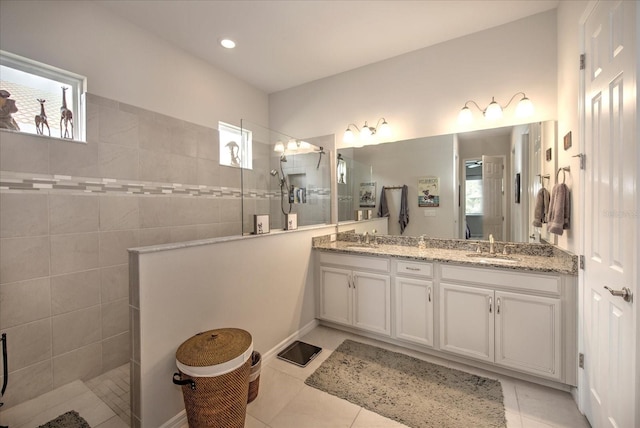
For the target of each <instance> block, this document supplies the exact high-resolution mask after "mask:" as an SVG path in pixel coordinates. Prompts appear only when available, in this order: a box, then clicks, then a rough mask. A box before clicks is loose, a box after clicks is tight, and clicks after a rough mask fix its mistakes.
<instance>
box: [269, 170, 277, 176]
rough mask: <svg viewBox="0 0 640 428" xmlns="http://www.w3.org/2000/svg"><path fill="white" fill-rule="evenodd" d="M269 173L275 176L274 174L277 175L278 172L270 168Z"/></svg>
mask: <svg viewBox="0 0 640 428" xmlns="http://www.w3.org/2000/svg"><path fill="white" fill-rule="evenodd" d="M270 174H271V175H272V176H274V177H275V176H276V175H278V174H279V173H278V171H276V170H275V169H272V170H271V173H270Z"/></svg>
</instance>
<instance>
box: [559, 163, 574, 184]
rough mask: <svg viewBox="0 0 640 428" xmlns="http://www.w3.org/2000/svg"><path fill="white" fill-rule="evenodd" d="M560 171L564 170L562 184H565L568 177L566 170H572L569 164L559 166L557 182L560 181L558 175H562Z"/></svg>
mask: <svg viewBox="0 0 640 428" xmlns="http://www.w3.org/2000/svg"><path fill="white" fill-rule="evenodd" d="M560 171H562V184H564V182H565V180H566V178H567V175H566V171H571V168H570V167H568V166H563V167H562V168H558V172H556V183H558V177H560Z"/></svg>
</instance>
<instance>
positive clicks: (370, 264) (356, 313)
mask: <svg viewBox="0 0 640 428" xmlns="http://www.w3.org/2000/svg"><path fill="white" fill-rule="evenodd" d="M319 285H320V287H319V318H320V319H323V320H326V321H331V322H335V323H339V324H344V325H349V326H353V327H356V328H359V329H362V330H366V331H370V332H374V333H378V334H382V335H385V336H389V335H391V279H390V277H389V260H388V259H386V258H380V257H360V256H345V255H340V256H339V255H335V254H326V253H321V254H320V284H319Z"/></svg>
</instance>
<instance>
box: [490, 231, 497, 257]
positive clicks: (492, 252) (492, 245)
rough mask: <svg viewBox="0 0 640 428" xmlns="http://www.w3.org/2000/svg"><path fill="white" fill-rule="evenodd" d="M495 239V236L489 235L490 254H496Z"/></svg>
mask: <svg viewBox="0 0 640 428" xmlns="http://www.w3.org/2000/svg"><path fill="white" fill-rule="evenodd" d="M495 243H496V241H495V239H493V234H492V233H490V234H489V254H495V253H496V249H495Z"/></svg>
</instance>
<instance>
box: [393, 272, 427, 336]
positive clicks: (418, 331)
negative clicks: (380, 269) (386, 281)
mask: <svg viewBox="0 0 640 428" xmlns="http://www.w3.org/2000/svg"><path fill="white" fill-rule="evenodd" d="M394 264H395V272H396V274H395V277H394V280H393V287H394V290H395V305H394V306H395V329H394V337H395V338H397V339H400V340H405V341H408V342H412V343H416V344H419V345H424V346H428V347H433V330H434V325H433V321H434V312H433V305H434V301H435V294H434V291H435V290H434V286H433V264H432V263H421V262H413V261H403V260H397V261H395V262H394Z"/></svg>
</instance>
